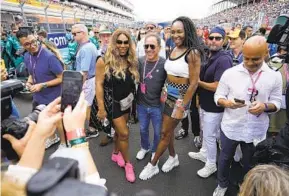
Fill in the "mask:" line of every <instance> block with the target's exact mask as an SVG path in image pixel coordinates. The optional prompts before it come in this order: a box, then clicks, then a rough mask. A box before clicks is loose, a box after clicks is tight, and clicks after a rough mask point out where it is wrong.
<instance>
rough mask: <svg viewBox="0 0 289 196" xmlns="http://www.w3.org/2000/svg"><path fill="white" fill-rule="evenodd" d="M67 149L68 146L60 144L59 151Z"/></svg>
mask: <svg viewBox="0 0 289 196" xmlns="http://www.w3.org/2000/svg"><path fill="white" fill-rule="evenodd" d="M63 148H67V146H66V144H63V143H60V144H59V146H58V149H63Z"/></svg>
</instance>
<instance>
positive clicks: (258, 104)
mask: <svg viewBox="0 0 289 196" xmlns="http://www.w3.org/2000/svg"><path fill="white" fill-rule="evenodd" d="M267 54H268V45H267V43H266V39H265V38H264V37H262V36H253V37H251V38H249V39H248V40H247V41H246V42H245V44H244V46H243V56H244V58H243V60H244V61H243V63H241V64H239V65H237V66H235V67H233V68H231V69H229V70H227V71H226V72H225V73H224V74H223V76H222V78H221V80H220V82H219V85H218V88H217V90H216V93H215V96H214V99H215V103H216V104H217V105H219V106H221V107H223V108H225V111H224V116H223V119H222V124H221V134H220V139H221V144H222V148H221V152H220V156H219V161H218V187H217V188H216V189H215V192H214V194H213V195H214V196H224V195H225V193H226V191H227V187H228V185H229V175H230V173H229V170H230V164H231V162H232V160H233V156H234V153H235V151H236V147H237V146H238V145H239V144H240V146H241V149H242V154H243V158H242V162H243V172H244V174H246V173H247V172H248V171H249V170H250V169H251V166H252V165H251V164H252V156H253V154H254V152H255V146H256V145H257V144H258V143H259V142H261V141H262V140H264V139H265V138H266V133H267V130H268V127H269V117H268V114H269V113H275V112H277V111H278V110H279V109H280V106H281V102H282V76H281V74H280V73H279V72H276V71H274V70H272V69H270V68H269V66H268V65H267V64H266V63H265V59H266V56H267Z"/></svg>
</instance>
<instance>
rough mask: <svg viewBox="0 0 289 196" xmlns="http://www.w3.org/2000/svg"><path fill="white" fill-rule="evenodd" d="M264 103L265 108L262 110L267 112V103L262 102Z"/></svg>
mask: <svg viewBox="0 0 289 196" xmlns="http://www.w3.org/2000/svg"><path fill="white" fill-rule="evenodd" d="M264 105H265V110H264V112H268V111H269V107H268V104H267V103H264Z"/></svg>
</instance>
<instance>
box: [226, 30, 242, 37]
mask: <svg viewBox="0 0 289 196" xmlns="http://www.w3.org/2000/svg"><path fill="white" fill-rule="evenodd" d="M228 37H229V38H238V37H240V38H241V39H244V38H246V33H245V32H244V31H243V30H240V29H236V30H234V31H231V32H230V34H229V35H228Z"/></svg>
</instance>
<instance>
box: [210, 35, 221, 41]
mask: <svg viewBox="0 0 289 196" xmlns="http://www.w3.org/2000/svg"><path fill="white" fill-rule="evenodd" d="M214 39H215V40H216V41H221V40H222V39H223V38H222V37H214V36H210V37H209V40H211V41H213V40H214Z"/></svg>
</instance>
